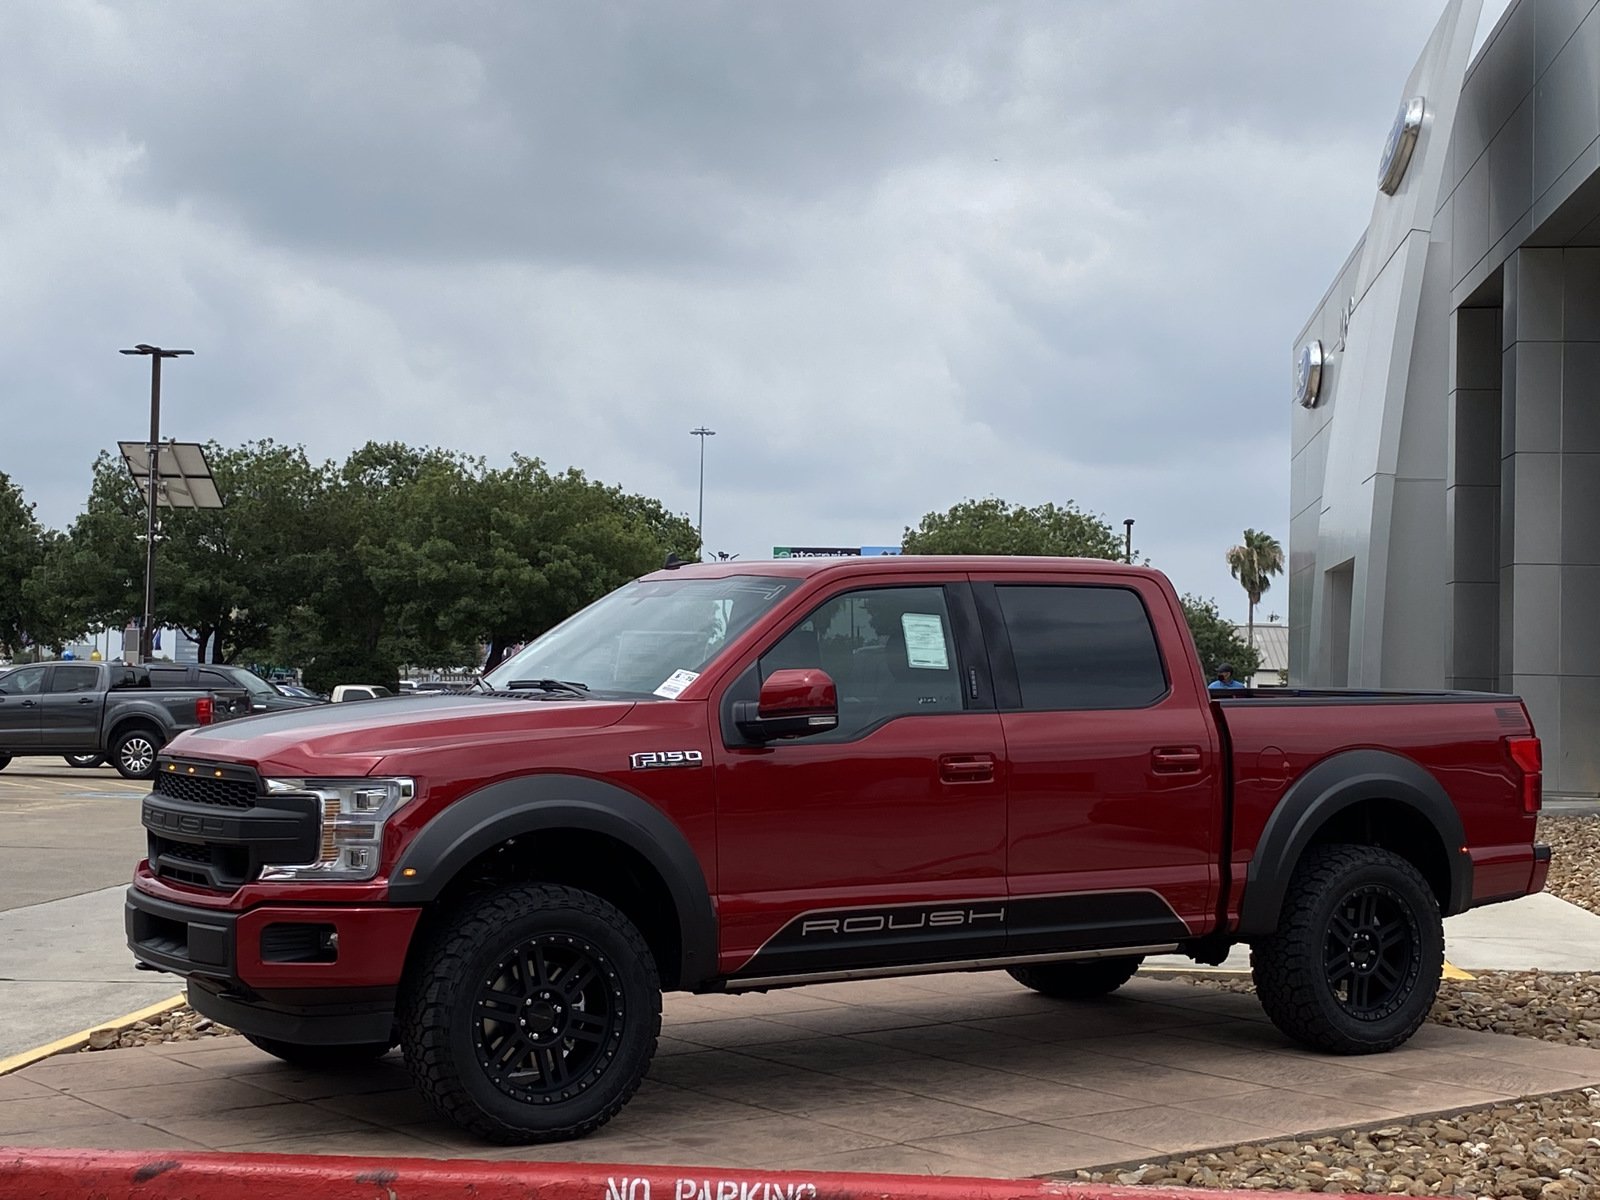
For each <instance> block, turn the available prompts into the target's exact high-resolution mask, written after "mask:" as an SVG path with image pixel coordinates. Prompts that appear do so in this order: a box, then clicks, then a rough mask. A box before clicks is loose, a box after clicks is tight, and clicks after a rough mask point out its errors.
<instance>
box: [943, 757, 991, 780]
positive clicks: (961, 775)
mask: <svg viewBox="0 0 1600 1200" xmlns="http://www.w3.org/2000/svg"><path fill="white" fill-rule="evenodd" d="M939 778H940V779H942V780H943V781H944V782H945V783H988V782H990V781H991V780H992V779H994V755H992V754H943V755H940V756H939Z"/></svg>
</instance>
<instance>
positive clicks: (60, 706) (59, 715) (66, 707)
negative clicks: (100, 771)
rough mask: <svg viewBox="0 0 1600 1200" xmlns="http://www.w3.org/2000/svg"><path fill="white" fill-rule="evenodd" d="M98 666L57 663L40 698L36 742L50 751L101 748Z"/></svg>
mask: <svg viewBox="0 0 1600 1200" xmlns="http://www.w3.org/2000/svg"><path fill="white" fill-rule="evenodd" d="M99 686H100V668H99V667H97V666H94V665H93V664H92V663H57V664H56V665H55V666H53V667H51V668H50V676H49V678H48V680H47V681H46V683H45V691H44V694H43V695H42V696H40V697H39V709H40V717H39V742H40V744H41V745H43V746H48V747H50V748H51V749H52V750H96V749H99V747H100V707H101V696H100V692H99V691H98V688H99Z"/></svg>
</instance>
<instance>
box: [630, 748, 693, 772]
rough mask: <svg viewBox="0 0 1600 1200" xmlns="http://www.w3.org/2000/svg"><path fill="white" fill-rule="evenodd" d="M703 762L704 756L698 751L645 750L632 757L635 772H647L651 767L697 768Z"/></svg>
mask: <svg viewBox="0 0 1600 1200" xmlns="http://www.w3.org/2000/svg"><path fill="white" fill-rule="evenodd" d="M705 760H706V756H705V755H704V754H702V753H700V751H698V750H646V751H644V752H643V753H640V754H635V755H633V756H632V761H633V769H634V770H635V771H647V770H649V769H650V768H652V767H699V766H703V765H704V764H705Z"/></svg>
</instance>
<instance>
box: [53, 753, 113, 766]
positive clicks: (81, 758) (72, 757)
mask: <svg viewBox="0 0 1600 1200" xmlns="http://www.w3.org/2000/svg"><path fill="white" fill-rule="evenodd" d="M61 757H62V758H64V759H66V760H67V765H68V766H69V767H99V766H103V765H105V761H106V759H105V755H103V754H63V755H62V756H61Z"/></svg>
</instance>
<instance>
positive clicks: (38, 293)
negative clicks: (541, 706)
mask: <svg viewBox="0 0 1600 1200" xmlns="http://www.w3.org/2000/svg"><path fill="white" fill-rule="evenodd" d="M1504 7H1505V4H1504V2H1503V0H1500V2H1496V0H1489V2H1488V4H1487V5H1486V8H1487V10H1488V11H1486V12H1485V16H1484V26H1485V28H1487V27H1488V26H1489V25H1490V24H1492V22H1493V21H1494V20H1495V19H1497V18H1498V16H1499V15H1500V13H1501V12H1502V11H1503V9H1504ZM5 8H6V14H5V20H4V24H3V28H4V31H5V37H6V68H5V70H4V71H3V72H0V278H3V279H4V281H5V282H4V286H3V287H0V357H3V359H4V362H5V364H6V366H5V372H4V375H3V376H0V471H5V472H6V473H8V474H9V475H11V477H12V478H13V479H14V480H15V481H16V482H17V483H18V484H20V485H21V486H22V488H23V489H24V491H25V493H26V495H27V497H28V498H29V499H30V500H32V501H34V502H36V503H37V505H38V513H39V516H40V518H41V520H43V521H44V522H45V523H47V524H49V525H53V526H56V527H64V526H66V525H68V524H70V522H71V520H72V519H73V517H74V516H75V514H76V513H77V511H78V508H79V506H80V505H81V503H82V501H83V498H84V496H85V493H86V491H87V487H88V482H89V476H90V470H89V468H90V464H91V463H92V461H93V460H94V457H95V454H96V452H97V451H98V450H100V449H101V448H102V447H107V448H109V447H114V444H115V442H116V441H117V440H118V439H119V438H124V439H142V438H143V437H144V436H145V434H146V432H147V425H148V371H147V370H146V368H145V362H144V360H137V361H136V360H131V359H127V358H123V357H120V356H119V355H118V354H117V353H116V351H117V349H118V348H119V347H121V346H127V345H131V344H133V343H134V342H154V343H158V344H164V345H168V346H181V347H186V348H192V349H194V350H195V351H196V357H194V358H192V359H187V360H183V361H181V362H178V363H176V364H171V365H169V366H168V367H167V369H166V371H165V372H164V375H163V383H164V387H163V427H162V428H163V433H164V434H165V435H167V436H171V437H177V438H179V439H182V440H196V441H205V440H207V439H216V440H218V441H220V442H223V443H227V444H238V443H240V442H243V441H245V440H248V439H253V438H263V437H270V438H274V439H276V440H278V441H281V442H288V443H303V444H304V445H305V446H306V447H307V449H308V451H309V452H310V453H311V454H312V455H313V456H314V457H318V458H321V457H335V458H342V457H343V456H344V454H345V453H347V452H348V451H349V450H350V449H352V448H353V447H355V446H357V445H359V444H360V443H362V442H364V441H366V440H368V439H385V440H388V439H394V440H401V441H405V442H409V443H412V444H429V445H440V446H445V447H450V448H453V449H458V450H463V451H468V452H471V453H475V454H482V455H486V456H487V457H488V458H489V459H490V460H491V462H495V463H499V462H503V461H505V460H506V458H507V457H508V456H509V455H510V453H511V452H513V451H517V452H521V453H523V454H527V455H535V456H538V457H540V458H543V459H544V460H545V461H546V462H548V463H550V464H551V465H553V466H556V467H565V466H567V465H569V464H571V465H576V466H579V467H581V468H583V469H584V470H585V471H587V472H589V473H590V474H591V475H592V476H595V477H597V478H600V479H603V480H605V481H607V482H608V483H618V484H621V485H622V486H623V487H625V488H627V489H629V490H631V491H638V492H644V493H649V494H652V495H655V496H658V497H660V498H661V499H662V500H663V501H664V502H665V503H666V504H667V505H668V506H669V507H670V508H672V509H673V510H675V511H678V512H681V513H684V514H687V515H688V516H689V517H690V518H691V519H693V517H694V515H695V506H696V486H697V468H698V457H697V455H698V451H699V448H700V443H699V442H698V441H697V440H696V439H695V438H693V437H691V436H690V435H689V430H690V429H691V428H693V427H695V426H700V425H707V426H709V427H711V428H712V429H714V430H716V436H715V437H714V438H712V439H710V440H709V444H708V445H707V447H706V451H707V453H706V492H705V533H706V542H707V546H708V548H709V549H711V550H726V551H729V552H737V553H739V554H741V555H742V556H743V557H745V558H764V557H768V556H769V555H770V553H771V548H772V547H773V546H774V545H813V544H824V545H834V544H837V545H859V544H863V543H866V544H875V543H891V542H898V540H899V538H900V535H901V533H902V530H903V529H904V527H905V526H906V525H908V524H915V523H916V522H917V521H918V519H919V518H920V517H921V516H922V514H923V513H925V512H927V511H929V510H933V509H944V508H947V507H949V506H950V505H951V504H954V503H956V502H957V501H959V500H961V499H963V498H965V497H981V496H988V495H997V496H1001V497H1004V498H1006V499H1008V500H1012V501H1016V502H1019V503H1026V504H1036V503H1040V502H1042V501H1046V500H1054V501H1057V502H1062V501H1066V500H1072V501H1075V502H1076V503H1077V504H1079V505H1080V506H1082V507H1084V508H1086V509H1089V510H1090V511H1093V512H1096V513H1100V514H1103V515H1104V516H1105V517H1106V518H1107V519H1109V520H1110V521H1111V523H1112V524H1113V526H1115V527H1116V528H1117V529H1119V530H1120V529H1121V525H1122V520H1123V518H1125V517H1133V518H1135V519H1136V521H1137V524H1136V526H1135V529H1134V541H1135V548H1136V551H1137V552H1139V553H1141V554H1144V555H1147V556H1149V558H1150V559H1151V561H1152V562H1153V563H1154V564H1155V565H1157V566H1160V567H1162V568H1164V569H1165V570H1167V571H1168V572H1169V573H1170V574H1171V575H1172V577H1173V579H1174V581H1175V582H1176V583H1177V584H1178V586H1179V587H1180V588H1181V589H1183V590H1186V591H1194V592H1199V593H1201V594H1204V595H1210V596H1215V597H1216V598H1217V599H1218V600H1220V601H1221V602H1222V604H1223V607H1224V611H1226V612H1229V613H1230V614H1233V615H1236V616H1237V618H1238V619H1240V620H1242V619H1243V616H1244V609H1245V603H1244V598H1243V593H1242V592H1241V591H1240V589H1239V588H1238V586H1237V584H1235V583H1234V582H1233V581H1232V579H1231V578H1230V577H1229V575H1228V571H1227V567H1226V566H1225V564H1224V563H1223V554H1224V552H1225V551H1226V549H1227V548H1228V547H1229V546H1230V545H1232V544H1234V543H1235V542H1237V541H1238V540H1239V535H1240V532H1241V531H1242V530H1243V529H1244V528H1245V527H1246V526H1253V527H1256V528H1264V529H1266V530H1268V531H1270V532H1272V533H1273V534H1275V535H1276V536H1277V537H1279V538H1280V539H1281V540H1282V541H1283V542H1284V543H1285V547H1286V548H1287V542H1288V494H1289V488H1288V456H1289V436H1288V429H1289V413H1290V399H1289V382H1290V359H1291V349H1292V346H1291V342H1292V340H1293V338H1294V335H1295V333H1296V331H1297V330H1298V328H1299V327H1300V325H1301V324H1302V323H1303V322H1304V320H1305V319H1306V317H1307V316H1308V315H1309V314H1310V312H1311V311H1312V309H1313V307H1314V306H1315V304H1316V303H1317V301H1318V298H1319V297H1320V296H1321V295H1322V293H1323V291H1324V290H1325V289H1326V287H1327V286H1328V284H1329V283H1330V282H1331V280H1332V278H1333V275H1334V273H1335V271H1336V270H1337V268H1338V266H1339V265H1340V263H1341V262H1342V261H1343V260H1344V258H1345V256H1346V255H1347V254H1348V252H1349V250H1350V248H1351V246H1352V245H1353V243H1354V241H1355V239H1356V238H1357V237H1358V236H1359V235H1360V233H1361V231H1362V229H1363V228H1364V226H1365V224H1366V221H1367V218H1368V215H1369V213H1370V209H1371V205H1372V199H1373V194H1374V178H1375V173H1376V168H1377V160H1378V155H1379V152H1380V150H1381V148H1382V145H1383V140H1384V137H1385V135H1386V134H1387V132H1388V129H1389V124H1390V122H1391V120H1392V117H1393V113H1394V110H1395V108H1396V106H1397V104H1398V103H1399V101H1400V99H1401V96H1400V91H1401V88H1402V87H1403V85H1404V82H1405V78H1406V75H1407V73H1408V71H1409V70H1410V67H1411V65H1412V64H1413V62H1414V61H1415V60H1416V58H1417V56H1418V54H1419V53H1420V51H1421V49H1422V46H1423V43H1424V42H1425V41H1426V39H1427V36H1428V34H1429V32H1430V30H1431V29H1432V26H1433V24H1434V22H1435V21H1436V20H1437V18H1438V16H1439V13H1440V11H1441V10H1442V3H1441V0H1341V3H1339V4H1337V5H1333V4H1315V5H1313V4H1302V3H1285V2H1284V0H1249V2H1247V0H1208V2H1205V3H1200V2H1193V0H1183V2H1180V0H1165V2H1156V0H1092V2H1091V0H1056V2H1053V3H1026V4H1021V3H1019V4H984V5H978V4H940V3H932V2H930V0H914V2H913V0H900V2H888V0H877V2H872V3H864V2H862V0H837V2H825V0H805V2H803V3H802V2H800V0H792V2H787V3H772V2H768V3H749V2H739V3H731V2H730V3H726V4H709V3H708V4H698V3H671V4H668V3H657V2H651V3H645V2H643V0H641V2H639V3H636V4H606V3H554V2H550V3H533V2H520V0H519V2H512V0H506V2H504V3H487V2H484V3H472V2H462V0H456V2H453V3H451V4H448V5H446V4H423V3H407V4H394V3H390V2H388V0H381V2H380V0H371V2H360V0H343V2H341V3H336V4H329V3H326V2H325V0H308V2H294V0H279V2H276V3H272V4H245V3H214V2H211V0H205V2H194V3H150V2H145V3H138V4H133V3H128V4H119V3H96V2H92V0H12V2H11V3H8V4H7V5H6V6H5ZM1481 37H1482V31H1480V40H1481ZM1263 609H1264V612H1279V613H1282V612H1285V611H1286V610H1287V582H1286V581H1285V580H1280V581H1279V582H1278V583H1277V584H1275V585H1274V587H1273V590H1272V592H1271V593H1270V594H1269V596H1268V597H1267V598H1266V600H1265V601H1264V603H1263Z"/></svg>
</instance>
